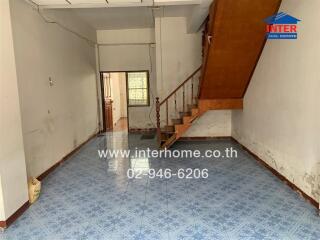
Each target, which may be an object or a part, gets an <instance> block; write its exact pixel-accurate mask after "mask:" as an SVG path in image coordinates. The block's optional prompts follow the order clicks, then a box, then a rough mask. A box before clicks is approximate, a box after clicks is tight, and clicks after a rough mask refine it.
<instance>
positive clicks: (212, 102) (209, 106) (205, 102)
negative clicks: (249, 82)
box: [198, 98, 243, 114]
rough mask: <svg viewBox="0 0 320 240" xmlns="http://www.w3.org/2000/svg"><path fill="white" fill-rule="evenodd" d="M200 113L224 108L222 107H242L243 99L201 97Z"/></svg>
mask: <svg viewBox="0 0 320 240" xmlns="http://www.w3.org/2000/svg"><path fill="white" fill-rule="evenodd" d="M198 105H199V111H200V114H202V113H204V112H206V111H208V110H222V109H242V108H243V100H242V99H241V98H235V99H199V103H198Z"/></svg>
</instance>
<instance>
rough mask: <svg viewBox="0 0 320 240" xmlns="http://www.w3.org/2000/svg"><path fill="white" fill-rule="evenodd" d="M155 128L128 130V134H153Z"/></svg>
mask: <svg viewBox="0 0 320 240" xmlns="http://www.w3.org/2000/svg"><path fill="white" fill-rule="evenodd" d="M155 131H157V129H156V128H130V129H129V133H145V132H155Z"/></svg>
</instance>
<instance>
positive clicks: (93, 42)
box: [26, 0, 97, 47]
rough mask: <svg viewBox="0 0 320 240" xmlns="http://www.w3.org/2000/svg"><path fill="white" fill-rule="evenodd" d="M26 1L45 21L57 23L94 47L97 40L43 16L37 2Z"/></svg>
mask: <svg viewBox="0 0 320 240" xmlns="http://www.w3.org/2000/svg"><path fill="white" fill-rule="evenodd" d="M26 1H27V2H28V3H29V4H30V5H32V6H33V7H32V8H33V9H34V10H36V11H37V13H38V14H39V16H40V17H41V18H42V19H43V21H44V22H46V23H48V24H56V25H58V26H59V27H60V28H62V29H64V30H65V31H67V32H70V33H72V34H73V35H75V36H77V37H79V38H81V39H82V40H85V41H86V42H87V43H88V44H89V45H90V46H91V47H94V46H95V45H96V44H97V42H95V41H93V40H91V39H89V38H87V37H85V36H83V35H81V34H80V33H78V32H76V31H74V30H72V29H70V28H68V27H67V26H65V25H63V24H62V23H60V22H58V21H55V20H52V19H49V18H48V17H46V16H44V15H43V13H42V12H41V10H40V6H39V5H38V4H36V3H35V2H33V1H32V0H26Z"/></svg>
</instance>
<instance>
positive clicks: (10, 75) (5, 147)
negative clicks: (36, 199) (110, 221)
mask: <svg viewBox="0 0 320 240" xmlns="http://www.w3.org/2000/svg"><path fill="white" fill-rule="evenodd" d="M0 23H1V27H0V45H1V54H0V221H4V220H6V219H8V217H10V216H11V215H12V214H13V213H14V212H15V211H16V210H18V209H19V208H20V207H21V206H22V205H23V204H24V203H25V202H27V201H28V190H27V175H26V164H25V155H24V148H23V139H22V128H21V115H20V105H19V95H18V86H17V74H16V64H15V58H14V49H13V40H12V25H11V18H10V8H9V0H1V1H0Z"/></svg>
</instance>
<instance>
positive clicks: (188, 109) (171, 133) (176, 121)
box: [156, 67, 201, 148]
mask: <svg viewBox="0 0 320 240" xmlns="http://www.w3.org/2000/svg"><path fill="white" fill-rule="evenodd" d="M200 69H201V67H199V68H198V69H197V70H196V71H194V72H193V73H192V74H191V75H190V76H189V77H188V78H187V79H186V80H185V81H184V82H182V83H181V84H180V85H179V86H178V87H177V88H176V89H175V90H174V91H173V92H172V93H170V94H169V96H168V97H166V98H165V99H164V100H163V101H161V102H160V101H159V98H158V97H157V98H156V117H157V136H158V143H159V146H160V148H169V147H170V146H171V145H172V144H173V143H175V142H176V141H177V140H178V139H179V138H180V137H181V136H182V135H183V133H184V132H185V131H186V130H187V129H188V128H189V127H190V126H191V124H192V122H193V121H194V120H195V119H196V118H197V117H199V115H200V111H199V108H198V104H197V103H198V102H197V98H198V95H197V94H195V89H197V87H196V86H198V83H199V78H200V77H199V78H198V80H197V79H196V78H195V76H196V74H198V73H199V72H200ZM188 90H189V91H188ZM179 93H180V94H179ZM179 95H180V97H181V102H180V104H179V103H178V100H177V97H178V96H179ZM169 102H170V103H171V102H172V105H173V111H174V112H176V114H175V117H174V118H171V119H170V120H169V112H170V110H169ZM162 106H165V119H163V120H162V119H161V117H160V112H161V107H162ZM171 110H172V109H171ZM162 122H164V123H165V124H164V126H161V125H162V124H161V123H162Z"/></svg>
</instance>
